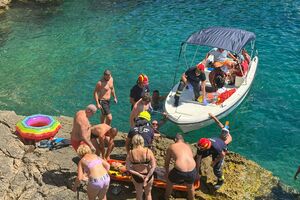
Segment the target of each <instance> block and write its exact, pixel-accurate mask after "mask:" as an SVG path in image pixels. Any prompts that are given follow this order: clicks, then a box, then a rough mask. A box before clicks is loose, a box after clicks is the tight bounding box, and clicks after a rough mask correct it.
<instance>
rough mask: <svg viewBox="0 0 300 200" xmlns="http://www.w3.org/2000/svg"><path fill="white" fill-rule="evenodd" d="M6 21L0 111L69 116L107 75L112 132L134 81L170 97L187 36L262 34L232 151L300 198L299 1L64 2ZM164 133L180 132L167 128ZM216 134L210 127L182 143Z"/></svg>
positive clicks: (1, 28)
mask: <svg viewBox="0 0 300 200" xmlns="http://www.w3.org/2000/svg"><path fill="white" fill-rule="evenodd" d="M0 21H1V22H0V56H1V59H0V80H1V81H0V110H15V111H16V112H17V113H18V114H22V115H31V114H35V113H43V114H49V115H67V116H73V115H74V113H75V112H76V111H77V110H79V109H82V108H84V107H85V106H86V105H87V104H89V103H93V102H94V101H93V94H92V93H93V90H94V87H95V84H96V82H97V80H98V79H99V78H100V77H101V75H102V72H103V70H104V69H106V68H109V69H111V71H112V73H113V77H114V80H115V88H116V92H117V96H118V98H119V103H118V104H117V105H112V113H113V117H114V118H113V125H114V126H117V127H118V128H119V129H121V130H122V131H127V130H128V118H129V112H130V105H129V90H130V88H131V87H132V86H133V85H134V83H135V80H136V78H137V75H138V74H139V73H140V72H144V73H147V74H148V75H149V78H150V87H151V89H152V90H153V89H159V90H160V91H161V92H164V93H166V92H167V91H169V89H170V88H171V86H172V82H173V75H174V69H175V63H176V59H177V56H178V50H179V46H180V42H181V41H183V40H184V39H186V38H187V37H188V35H189V34H191V33H192V32H194V31H196V30H199V29H202V28H206V27H209V26H216V25H218V26H231V27H237V28H242V29H246V30H249V31H252V32H254V33H256V35H257V48H258V50H259V59H260V60H259V65H258V71H257V75H256V79H255V81H254V83H253V86H252V89H251V91H250V92H249V95H248V96H247V97H246V99H245V100H244V102H243V103H242V104H241V105H240V106H239V107H238V108H237V109H236V110H235V111H234V112H232V113H231V114H230V115H229V116H228V117H226V120H229V121H230V125H231V130H232V135H233V143H232V144H231V146H230V149H231V150H232V151H235V152H238V153H240V154H242V155H244V156H245V157H247V158H249V159H252V160H254V161H256V162H258V163H259V164H260V165H262V166H263V167H265V168H267V169H268V170H270V171H272V172H273V173H274V174H275V175H276V176H279V177H280V179H281V180H282V181H283V182H284V183H286V184H288V185H290V186H292V187H294V188H296V189H298V190H300V181H299V180H298V181H294V180H293V175H294V173H295V171H296V169H297V167H298V166H299V165H300V160H299V155H300V135H299V134H300V120H299V115H300V106H299V104H300V98H299V90H300V87H299V85H300V76H299V75H300V70H299V66H298V65H299V59H300V56H299V55H300V45H299V44H300V37H299V35H300V34H299V33H300V2H299V1H277V2H273V3H271V2H267V1H250V2H240V1H203V2H202V1H199V2H194V1H114V2H112V1H107V0H104V1H96V0H72V1H71V0H65V1H64V3H63V4H62V5H58V6H55V7H47V8H45V7H36V6H24V5H14V6H13V8H12V9H10V10H9V11H8V12H7V13H6V14H5V15H2V16H0ZM182 71H184V69H182ZM98 117H99V113H98V115H97V116H96V117H94V118H93V119H92V121H93V122H94V123H96V122H97V121H98ZM224 120H225V119H224ZM162 131H163V132H165V133H167V134H169V135H174V134H175V133H176V132H178V131H179V129H178V128H177V127H176V126H175V125H173V124H171V123H167V124H166V125H165V126H164V127H163V128H162ZM217 133H218V129H217V127H216V126H215V125H211V126H209V127H206V128H204V129H201V130H198V131H194V132H192V133H189V134H187V135H185V138H186V139H187V140H188V141H190V142H195V141H197V140H198V139H199V137H203V136H208V137H210V136H213V135H216V134H217Z"/></svg>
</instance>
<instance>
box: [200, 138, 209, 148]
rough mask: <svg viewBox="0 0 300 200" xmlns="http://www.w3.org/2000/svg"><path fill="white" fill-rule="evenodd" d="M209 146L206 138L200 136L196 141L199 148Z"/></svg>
mask: <svg viewBox="0 0 300 200" xmlns="http://www.w3.org/2000/svg"><path fill="white" fill-rule="evenodd" d="M210 146H211V141H210V140H209V139H207V138H201V139H200V140H199V141H198V147H200V148H201V149H209V148H210Z"/></svg>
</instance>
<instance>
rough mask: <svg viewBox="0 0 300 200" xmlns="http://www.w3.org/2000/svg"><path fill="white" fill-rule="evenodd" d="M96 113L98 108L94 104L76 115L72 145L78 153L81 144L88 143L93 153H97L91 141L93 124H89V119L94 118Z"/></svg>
mask: <svg viewBox="0 0 300 200" xmlns="http://www.w3.org/2000/svg"><path fill="white" fill-rule="evenodd" d="M96 111H97V107H96V106H95V105H94V104H90V105H88V106H87V107H86V109H85V110H80V111H78V112H77V113H76V115H75V117H74V121H73V128H72V132H71V145H72V147H73V148H74V149H75V151H77V149H78V147H79V145H80V143H86V144H87V145H89V147H90V148H91V150H92V151H93V152H95V151H96V149H95V147H94V146H93V144H92V143H91V140H90V136H91V124H90V122H89V118H90V117H92V116H93V115H94V114H95V113H96Z"/></svg>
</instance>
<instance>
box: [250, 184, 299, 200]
mask: <svg viewBox="0 0 300 200" xmlns="http://www.w3.org/2000/svg"><path fill="white" fill-rule="evenodd" d="M283 199H284V200H300V193H299V192H297V191H296V190H294V189H293V188H290V187H286V186H283V185H281V184H280V183H279V184H277V185H276V186H274V187H273V188H272V190H271V193H270V194H269V195H268V196H260V197H255V200H283Z"/></svg>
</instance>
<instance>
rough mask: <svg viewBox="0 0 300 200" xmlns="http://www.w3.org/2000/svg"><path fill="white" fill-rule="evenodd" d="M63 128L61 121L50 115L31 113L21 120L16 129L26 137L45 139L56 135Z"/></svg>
mask: <svg viewBox="0 0 300 200" xmlns="http://www.w3.org/2000/svg"><path fill="white" fill-rule="evenodd" d="M60 128H61V124H60V123H59V121H57V120H56V119H54V118H53V117H51V116H48V115H42V114H37V115H31V116H28V117H26V118H25V119H23V120H21V121H19V122H18V123H17V125H16V130H17V132H18V133H19V134H20V136H21V137H22V138H24V139H31V140H43V139H47V138H51V137H54V136H55V135H56V133H57V132H58V130H59V129H60Z"/></svg>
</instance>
